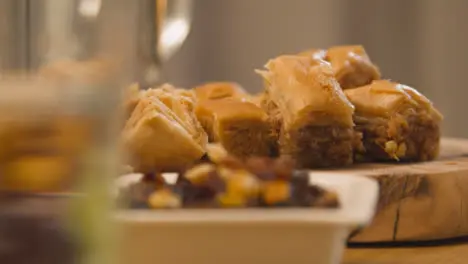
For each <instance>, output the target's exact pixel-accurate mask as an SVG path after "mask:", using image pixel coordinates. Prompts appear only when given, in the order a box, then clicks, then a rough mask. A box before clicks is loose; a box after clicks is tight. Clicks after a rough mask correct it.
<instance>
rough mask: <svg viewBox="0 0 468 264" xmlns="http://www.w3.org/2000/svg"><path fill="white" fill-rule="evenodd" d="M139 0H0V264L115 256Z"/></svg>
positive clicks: (106, 262)
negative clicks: (124, 112) (116, 183)
mask: <svg viewBox="0 0 468 264" xmlns="http://www.w3.org/2000/svg"><path fill="white" fill-rule="evenodd" d="M135 2H138V1H129V0H29V1H28V0H2V1H0V37H1V38H0V263H2V264H26V263H27V264H55V263H57V264H72V263H73V264H110V263H113V261H112V260H111V256H112V254H111V251H110V250H111V249H112V246H111V245H112V243H111V242H112V241H113V239H112V237H111V234H112V232H111V231H112V228H111V226H112V225H109V223H110V217H109V216H110V213H109V212H110V209H111V208H112V205H111V197H110V192H109V186H110V184H111V179H112V176H114V175H116V173H117V168H118V166H117V165H118V164H117V163H118V153H119V152H118V148H117V135H118V128H119V120H120V114H119V111H118V109H119V108H120V107H119V106H120V97H121V90H122V88H123V87H124V86H126V85H128V84H129V82H130V81H131V80H132V79H133V78H134V77H135V76H134V75H133V74H132V70H133V68H134V65H135V64H136V62H137V56H136V55H135V54H136V50H137V48H136V41H135V39H136V37H137V35H136V34H137V30H136V29H137V28H138V24H137V23H135V21H137V18H138V14H139V13H140V12H141V10H139V6H138V5H136V4H135ZM5 25H7V26H5Z"/></svg>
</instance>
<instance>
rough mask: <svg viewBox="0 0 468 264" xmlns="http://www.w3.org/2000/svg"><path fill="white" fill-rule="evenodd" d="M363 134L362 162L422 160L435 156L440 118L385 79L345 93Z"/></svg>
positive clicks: (406, 90)
mask: <svg viewBox="0 0 468 264" xmlns="http://www.w3.org/2000/svg"><path fill="white" fill-rule="evenodd" d="M345 93H346V95H347V96H348V98H349V99H350V101H351V102H352V103H353V104H354V105H355V107H356V112H355V116H354V121H355V123H356V131H358V132H361V133H362V134H363V144H364V146H365V151H358V154H359V155H361V156H363V159H364V160H404V161H405V160H406V161H425V160H431V159H434V158H436V157H437V155H438V153H439V140H440V121H441V120H442V115H441V114H440V113H439V111H437V109H435V108H434V106H433V105H432V103H431V102H430V101H429V100H428V99H427V98H426V97H424V96H423V95H422V94H420V93H419V92H417V91H416V90H415V89H413V88H411V87H408V86H406V85H402V84H399V83H394V82H390V81H387V80H378V81H373V82H372V83H371V84H370V85H367V86H363V87H359V88H356V89H350V90H346V91H345Z"/></svg>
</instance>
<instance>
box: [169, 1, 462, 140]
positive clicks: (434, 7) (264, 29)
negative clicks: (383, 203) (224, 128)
mask: <svg viewBox="0 0 468 264" xmlns="http://www.w3.org/2000/svg"><path fill="white" fill-rule="evenodd" d="M194 11H195V14H194V20H193V27H192V32H191V33H190V36H189V37H188V39H187V42H186V43H185V44H184V46H183V47H182V49H181V50H180V52H178V53H177V54H176V55H175V56H174V57H173V58H172V59H171V60H170V61H169V62H168V63H167V65H166V67H165V72H166V77H167V78H168V80H169V81H171V82H173V83H175V84H177V85H180V86H184V87H192V86H194V85H196V84H199V83H202V82H206V81H214V80H228V81H237V82H239V83H241V84H242V85H243V86H244V87H245V88H246V89H248V90H249V91H252V92H256V91H259V90H260V89H261V82H260V78H259V77H257V76H256V75H255V74H254V72H253V70H254V69H255V68H260V67H262V65H263V64H264V63H265V62H266V61H267V60H268V59H269V58H271V57H274V56H276V55H279V54H283V53H295V52H298V51H301V50H303V49H307V48H312V47H328V46H331V45H340V44H363V45H364V46H365V48H366V49H367V51H368V53H369V55H370V56H371V59H372V60H373V61H374V62H375V63H376V64H378V65H379V67H380V68H381V71H382V72H383V75H384V76H385V77H386V78H392V79H394V80H397V81H400V82H402V83H405V84H408V85H411V86H414V87H416V88H417V89H419V90H420V91H421V92H423V93H424V94H426V95H427V96H428V97H430V98H431V99H432V100H433V101H434V103H435V104H436V106H437V107H438V108H439V109H440V110H441V111H442V112H443V114H444V115H445V121H444V133H445V134H446V135H449V136H459V137H468V122H466V121H465V115H468V102H467V101H466V100H467V98H468V91H467V90H465V89H468V88H465V78H464V77H465V76H468V35H467V34H468V33H467V29H468V27H467V26H468V16H467V15H466V12H467V11H468V1H466V0H445V1H443V0H196V1H195V10H194Z"/></svg>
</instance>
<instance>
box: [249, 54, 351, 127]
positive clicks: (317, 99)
mask: <svg viewBox="0 0 468 264" xmlns="http://www.w3.org/2000/svg"><path fill="white" fill-rule="evenodd" d="M265 67H266V68H267V71H257V72H258V73H259V74H260V75H262V77H263V78H264V79H265V82H266V91H267V93H268V97H269V99H270V100H272V101H273V103H274V104H275V105H276V106H277V107H278V109H279V111H280V113H281V116H282V119H283V120H282V122H283V125H284V127H285V129H290V128H294V127H298V126H302V125H304V124H306V123H307V124H308V123H310V124H315V125H337V124H339V125H343V126H352V125H353V121H352V114H353V111H354V107H353V106H352V105H351V103H350V102H349V101H348V99H347V98H346V96H345V95H344V93H343V92H342V90H341V88H340V86H339V84H338V82H337V81H336V79H335V78H334V75H333V70H332V69H331V66H330V64H329V63H327V62H325V61H320V60H314V59H313V58H311V57H306V56H292V55H286V56H280V57H277V58H275V59H272V60H270V61H269V62H268V63H267V65H266V66H265Z"/></svg>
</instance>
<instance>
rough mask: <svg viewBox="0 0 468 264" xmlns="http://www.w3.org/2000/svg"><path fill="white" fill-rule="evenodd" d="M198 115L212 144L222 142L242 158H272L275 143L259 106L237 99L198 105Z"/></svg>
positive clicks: (266, 117)
mask: <svg viewBox="0 0 468 264" xmlns="http://www.w3.org/2000/svg"><path fill="white" fill-rule="evenodd" d="M196 114H197V117H198V119H199V120H200V122H201V123H202V125H203V127H204V128H205V130H206V131H207V133H208V135H209V138H210V141H216V142H220V143H221V144H222V145H223V146H224V148H226V150H227V151H228V152H229V153H231V154H233V155H236V156H239V157H242V158H244V157H249V156H270V155H271V153H272V152H273V151H274V145H276V140H275V139H274V138H273V137H272V135H271V128H270V124H269V122H268V115H267V114H266V113H265V112H264V111H263V110H262V109H261V108H260V107H258V106H257V105H255V104H253V103H251V102H247V101H242V100H239V99H237V98H232V97H231V98H224V99H218V100H206V101H203V102H199V104H198V106H197V108H196Z"/></svg>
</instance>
